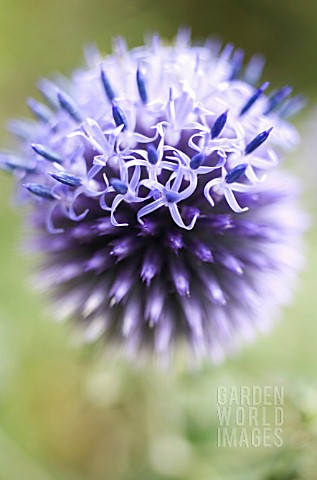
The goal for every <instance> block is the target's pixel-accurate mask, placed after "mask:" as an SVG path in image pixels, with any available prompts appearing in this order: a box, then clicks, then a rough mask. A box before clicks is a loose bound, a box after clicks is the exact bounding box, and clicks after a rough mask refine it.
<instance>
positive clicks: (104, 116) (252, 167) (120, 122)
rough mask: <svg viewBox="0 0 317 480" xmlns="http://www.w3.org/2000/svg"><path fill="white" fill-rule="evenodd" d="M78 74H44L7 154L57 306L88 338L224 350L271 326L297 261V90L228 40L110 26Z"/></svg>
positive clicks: (157, 348) (137, 349)
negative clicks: (137, 38) (101, 48)
mask: <svg viewBox="0 0 317 480" xmlns="http://www.w3.org/2000/svg"><path fill="white" fill-rule="evenodd" d="M87 57H88V58H87V59H88V68H86V69H81V70H78V71H76V72H75V73H74V74H73V76H72V78H71V79H70V80H66V79H65V78H62V77H59V78H58V79H57V80H56V82H55V83H53V82H51V81H49V80H42V81H41V82H40V83H39V90H40V92H41V94H42V95H43V97H44V99H45V104H44V103H41V102H39V101H37V100H34V99H30V100H29V101H28V106H29V108H30V110H31V112H32V114H33V116H34V117H35V120H34V121H15V122H12V123H11V125H10V128H11V130H12V131H13V132H14V133H15V135H16V136H18V137H19V138H20V150H19V152H18V153H15V154H8V153H6V154H3V155H2V157H1V159H2V160H1V161H2V166H3V167H4V168H5V169H7V170H9V171H11V172H13V174H15V176H16V179H17V182H18V185H19V186H20V187H21V188H20V189H19V197H20V198H21V199H22V200H23V201H24V202H27V203H28V202H31V203H32V209H31V215H30V219H29V222H30V224H31V226H32V245H33V247H34V248H35V249H36V250H37V251H40V252H44V253H45V255H44V261H43V265H42V268H41V285H42V286H43V287H44V288H45V289H46V290H48V291H49V292H51V293H52V295H53V296H54V299H55V311H56V315H57V316H58V317H60V318H66V317H72V318H74V319H75V320H76V321H77V322H78V324H80V325H81V326H82V327H83V329H84V332H85V337H86V339H87V340H91V339H96V338H98V337H102V338H106V339H107V340H108V342H110V344H111V345H113V344H115V345H117V344H118V345H121V346H123V347H124V351H125V352H127V353H128V354H132V355H134V356H136V357H137V356H139V355H141V352H142V351H147V352H154V353H155V355H156V356H157V357H159V358H164V359H166V358H169V357H170V355H171V352H172V351H173V350H174V347H175V345H176V344H177V343H184V342H185V344H186V345H187V346H188V347H189V351H190V352H192V353H193V355H194V356H196V357H203V356H211V357H212V358H213V359H214V360H215V361H218V360H220V359H222V358H223V356H224V354H225V353H226V352H232V351H235V350H236V349H237V347H238V346H239V345H240V343H241V340H242V339H251V338H253V337H254V334H255V332H256V331H257V330H261V331H265V330H267V329H268V327H269V326H270V325H271V323H272V320H273V319H274V317H275V314H276V309H277V307H279V306H280V305H281V304H283V303H285V302H286V301H288V300H289V298H290V297H291V293H292V285H293V280H294V278H295V276H296V275H295V274H296V272H297V270H298V268H299V266H300V264H301V255H300V253H301V248H300V236H301V232H302V230H303V227H304V219H303V216H302V214H301V212H300V210H299V209H298V207H297V191H298V188H297V181H296V179H294V178H291V177H290V176H289V175H287V174H286V173H285V172H284V171H282V170H281V167H280V159H281V155H282V153H283V151H284V150H287V149H289V148H291V147H293V146H294V145H295V144H296V143H297V140H298V136H297V133H296V130H295V129H294V128H293V127H292V126H291V125H290V124H289V123H288V122H287V121H286V120H285V118H286V117H287V115H290V114H291V113H293V111H294V109H295V106H296V98H295V100H294V99H290V98H289V96H290V93H291V90H290V88H289V87H284V88H282V89H280V90H276V91H273V92H272V93H271V94H267V91H268V90H269V88H268V87H269V85H268V83H267V82H265V83H261V82H259V77H260V75H261V69H262V66H263V65H262V63H263V62H262V60H261V59H260V58H259V57H254V58H252V59H251V61H250V62H249V63H248V64H247V66H246V67H243V62H242V57H243V56H242V53H241V51H239V50H236V51H234V49H233V47H232V46H231V45H227V46H226V47H225V48H224V49H223V50H221V51H220V52H219V51H217V49H216V45H215V44H213V43H212V42H211V43H206V44H205V45H200V46H192V45H190V42H189V39H188V37H187V36H186V35H184V33H183V32H182V33H181V34H179V35H178V37H177V39H176V42H175V44H174V45H172V46H165V45H163V44H162V43H161V41H160V39H159V38H158V37H157V36H154V37H153V38H152V39H151V40H150V41H149V42H147V44H146V45H145V46H142V47H139V48H135V49H133V50H131V51H129V50H128V48H127V47H126V45H125V43H124V41H123V40H122V39H118V40H116V42H115V46H114V53H113V54H112V55H109V56H107V57H106V58H102V57H101V56H100V54H99V53H98V52H97V51H96V50H90V51H89V52H88V56H87Z"/></svg>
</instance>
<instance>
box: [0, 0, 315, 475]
mask: <svg viewBox="0 0 317 480" xmlns="http://www.w3.org/2000/svg"><path fill="white" fill-rule="evenodd" d="M183 25H190V26H191V27H192V33H193V37H194V38H195V39H199V38H201V39H203V38H205V37H206V36H208V35H216V36H219V37H220V38H222V39H223V40H224V41H226V42H227V41H231V42H233V43H234V44H235V45H236V46H238V47H241V48H243V49H244V50H245V51H246V56H247V58H249V56H250V55H251V54H252V53H254V52H260V53H263V54H264V55H265V56H266V58H267V67H266V69H265V78H266V79H269V80H270V81H271V84H272V85H276V86H282V85H284V84H290V85H293V86H294V88H295V91H296V92H303V93H304V94H305V95H306V96H307V98H308V100H309V104H310V106H311V107H310V108H308V109H307V110H306V111H305V112H304V113H302V114H301V116H300V117H299V118H298V119H297V121H296V122H297V126H298V128H299V130H300V131H301V133H302V136H303V142H304V147H303V148H304V150H305V152H306V153H305V157H306V158H305V162H302V156H303V154H302V150H301V151H300V152H299V153H297V154H295V156H294V157H293V159H292V163H293V167H292V168H295V169H296V171H297V172H298V175H301V174H302V175H303V179H304V182H306V183H305V184H304V186H305V188H304V190H305V192H306V195H305V200H304V202H305V203H306V208H307V209H308V211H310V213H311V216H312V220H313V223H314V216H315V213H314V207H315V206H316V192H315V189H314V188H313V187H314V185H310V184H309V177H310V172H308V175H307V173H306V175H305V174H304V172H303V173H301V171H302V170H304V169H305V171H306V172H307V169H314V168H315V167H314V158H313V157H314V151H315V150H316V148H315V145H316V142H315V140H314V137H316V135H315V133H314V131H315V129H314V128H310V129H308V128H307V125H308V122H310V119H312V121H314V122H315V124H314V125H315V126H316V128H317V116H316V114H315V120H314V113H313V109H312V106H313V102H314V99H316V97H317V68H316V66H315V60H316V51H317V2H316V1H315V0H301V1H300V2H299V1H298V0H278V1H276V0H266V1H257V0H208V1H207V0H195V1H192V0H173V1H171V0H160V1H152V0H148V1H147V0H63V1H58V0H57V1H55V2H52V1H48V0H43V1H40V0H0V99H1V100H0V123H1V124H2V125H3V126H4V125H5V121H6V120H7V119H8V118H11V117H16V116H21V115H24V114H26V113H27V109H26V107H25V98H26V97H27V96H29V95H34V94H35V87H34V84H35V82H36V80H37V79H38V77H40V76H41V77H42V76H45V75H49V74H50V73H51V72H54V71H61V72H63V73H65V74H68V73H70V72H71V70H72V69H73V68H74V67H76V66H77V65H78V64H80V63H82V49H83V46H84V45H85V43H87V42H88V41H95V42H96V43H97V45H98V46H99V47H100V49H101V50H102V51H103V52H104V53H107V52H109V51H110V48H111V38H112V36H113V35H117V34H120V35H124V36H125V37H126V38H127V40H128V43H129V45H130V46H135V45H137V44H139V43H141V42H142V40H143V34H144V33H149V32H150V33H151V32H154V31H157V32H159V33H160V34H161V35H162V36H163V37H165V38H167V39H171V38H172V37H173V36H174V35H175V33H176V31H177V28H178V27H180V26H183ZM308 131H309V132H310V133H309V134H308V133H307V132H308ZM1 143H2V145H3V146H4V147H6V146H7V144H8V135H7V134H6V132H5V130H4V128H3V129H2V131H1ZM305 145H306V146H305ZM307 158H308V160H307ZM298 159H299V160H300V161H298ZM303 164H304V167H305V168H304V169H301V165H303ZM11 191H12V184H11V181H10V178H9V177H8V176H6V175H5V174H4V173H3V174H1V175H0V216H1V228H0V260H1V261H0V480H22V479H23V480H173V479H176V480H177V479H178V480H213V479H216V480H217V479H243V480H248V479H250V480H251V479H252V480H254V479H255V480H258V479H259V480H260V479H261V480H262V479H264V480H291V479H294V480H295V479H305V480H306V479H307V480H315V479H316V478H317V474H316V471H317V461H316V449H317V448H316V447H317V379H316V371H317V353H316V338H317V315H316V311H317V297H316V280H317V273H316V272H317V252H316V249H315V248H314V245H315V244H316V240H317V232H316V229H315V228H314V227H313V228H312V230H311V232H310V233H309V234H308V235H307V257H308V262H307V267H306V270H305V272H304V273H303V275H302V281H301V287H300V289H299V291H298V294H297V296H296V298H294V304H293V305H292V306H291V307H290V308H288V309H287V310H286V311H285V312H284V316H283V317H284V318H283V321H282V322H281V323H279V324H278V325H277V327H276V329H275V330H274V332H273V334H272V335H270V336H267V337H262V338H259V339H258V341H257V342H256V343H255V344H254V345H251V346H247V347H246V348H245V349H244V351H243V353H242V354H241V355H239V356H238V357H237V358H234V359H230V360H228V361H227V362H226V363H225V364H224V365H221V366H219V367H212V366H210V365H205V366H204V367H203V368H202V369H201V370H199V371H196V372H192V373H190V372H185V371H177V372H173V373H172V372H169V373H167V372H165V373H164V372H159V371H156V370H153V369H152V368H151V369H150V368H148V369H144V370H142V371H134V370H133V369H132V368H130V367H129V366H128V365H126V364H124V363H123V362H119V361H116V362H109V359H107V358H105V357H104V355H103V352H102V351H101V350H100V349H99V347H95V348H91V347H89V348H88V347H85V348H78V347H76V346H74V345H72V344H71V342H70V331H69V327H68V326H67V325H60V324H53V323H51V322H50V319H49V318H48V316H47V315H46V314H45V308H44V306H43V302H41V300H40V299H39V298H37V297H36V296H35V295H34V293H33V292H32V291H31V290H30V288H29V287H28V272H30V271H31V269H32V267H31V263H32V262H31V260H30V259H28V258H26V257H24V256H23V255H21V254H20V253H19V251H18V247H17V245H18V243H19V238H20V235H21V223H22V222H21V217H22V216H23V212H16V210H15V209H14V208H12V206H10V200H9V199H10V195H11ZM220 385H235V386H239V385H283V386H284V387H285V396H286V405H285V407H284V420H285V425H284V432H283V440H284V445H283V447H282V448H258V449H257V448H238V449H234V448H219V447H217V437H216V430H217V427H218V419H217V411H216V407H217V404H216V391H217V388H218V387H219V386H220Z"/></svg>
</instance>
